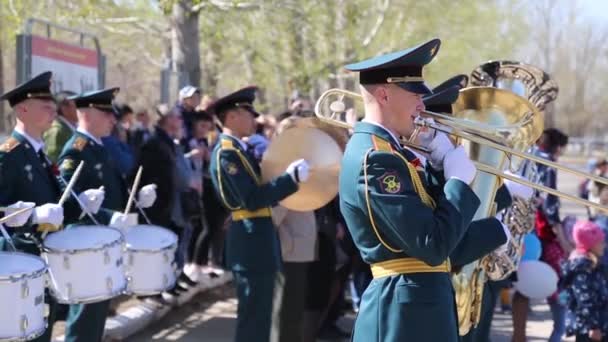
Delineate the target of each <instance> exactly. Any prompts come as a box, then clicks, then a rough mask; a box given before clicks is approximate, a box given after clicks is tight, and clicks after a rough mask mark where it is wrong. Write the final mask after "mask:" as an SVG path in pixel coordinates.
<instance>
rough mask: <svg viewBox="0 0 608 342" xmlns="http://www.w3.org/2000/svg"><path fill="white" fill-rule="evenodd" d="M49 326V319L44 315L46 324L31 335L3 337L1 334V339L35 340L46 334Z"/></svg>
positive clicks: (22, 341) (10, 341)
mask: <svg viewBox="0 0 608 342" xmlns="http://www.w3.org/2000/svg"><path fill="white" fill-rule="evenodd" d="M48 326H49V321H48V319H47V318H46V317H44V325H43V327H42V328H40V329H38V330H35V331H32V332H31V333H30V334H29V335H26V336H23V337H2V336H0V341H3V342H25V341H30V340H33V339H35V338H38V337H40V336H42V335H43V334H44V332H45V331H46V329H47V328H48Z"/></svg>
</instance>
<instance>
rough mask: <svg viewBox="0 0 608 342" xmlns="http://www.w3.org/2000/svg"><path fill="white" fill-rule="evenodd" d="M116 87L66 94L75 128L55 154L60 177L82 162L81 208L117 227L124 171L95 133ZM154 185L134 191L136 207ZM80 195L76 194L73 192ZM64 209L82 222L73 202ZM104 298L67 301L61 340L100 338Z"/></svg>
mask: <svg viewBox="0 0 608 342" xmlns="http://www.w3.org/2000/svg"><path fill="white" fill-rule="evenodd" d="M118 90H119V89H118V88H111V89H104V90H98V91H92V92H88V93H84V94H81V95H76V96H74V97H71V98H70V99H71V100H73V101H74V102H75V104H76V107H77V108H78V111H77V114H78V127H77V128H76V131H75V132H74V134H73V135H72V137H71V138H70V140H68V142H67V143H66V145H65V147H64V148H63V151H62V152H61V155H60V156H59V169H60V172H61V176H62V177H63V178H64V180H65V181H66V182H69V180H70V179H71V177H72V176H73V173H74V170H75V168H76V167H77V166H78V164H79V163H80V162H81V161H84V163H85V164H84V167H83V169H82V172H81V173H80V177H79V178H78V180H77V182H76V184H75V186H74V189H75V190H76V191H78V190H80V189H92V190H88V195H89V196H88V198H87V197H85V198H81V202H84V203H86V206H87V210H88V211H89V212H90V213H92V214H97V215H95V217H96V219H97V220H98V221H99V222H100V223H102V224H109V225H110V226H113V227H117V228H123V227H126V226H128V224H129V219H128V216H127V215H126V214H124V213H123V211H124V209H125V207H126V205H127V199H128V189H127V184H126V180H125V177H124V175H123V174H122V173H121V172H120V171H119V169H118V167H117V166H116V165H115V164H114V163H113V161H112V156H110V155H109V153H108V151H107V150H106V149H105V148H104V146H103V144H102V142H101V138H102V137H104V136H108V135H109V134H110V133H111V131H112V128H113V127H114V125H115V124H116V120H117V119H116V115H117V113H116V111H115V110H114V107H113V104H112V102H113V100H114V96H115V95H116V93H117V92H118ZM155 189H156V186H155V185H154V184H149V185H146V186H144V187H142V189H141V190H139V193H138V203H137V204H138V205H139V206H140V207H142V208H147V207H150V206H152V204H153V203H154V201H155V199H156V190H155ZM79 197H80V196H79ZM68 208H69V210H68V211H67V212H66V217H67V219H66V221H67V222H68V223H70V224H77V223H83V222H86V221H88V218H87V217H86V216H84V217H83V219H84V220H81V219H80V218H81V216H82V215H81V214H82V211H81V210H80V209H79V208H78V207H77V206H76V205H75V203H73V205H72V206H69V207H68ZM109 303H110V301H109V300H106V301H101V302H97V303H92V304H75V305H70V310H69V313H68V317H67V320H66V332H65V336H66V338H65V341H66V342H100V341H101V340H102V337H103V332H104V326H105V321H106V316H107V315H108V311H109Z"/></svg>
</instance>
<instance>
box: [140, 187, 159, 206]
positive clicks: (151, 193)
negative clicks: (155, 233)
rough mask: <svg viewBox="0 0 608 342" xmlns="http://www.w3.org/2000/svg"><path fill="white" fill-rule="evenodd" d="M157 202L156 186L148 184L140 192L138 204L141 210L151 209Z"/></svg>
mask: <svg viewBox="0 0 608 342" xmlns="http://www.w3.org/2000/svg"><path fill="white" fill-rule="evenodd" d="M155 201H156V184H148V185H146V186H144V187H143V188H141V189H140V190H139V194H138V195H137V204H139V207H140V208H143V209H145V208H150V207H151V206H153V205H154V202H155Z"/></svg>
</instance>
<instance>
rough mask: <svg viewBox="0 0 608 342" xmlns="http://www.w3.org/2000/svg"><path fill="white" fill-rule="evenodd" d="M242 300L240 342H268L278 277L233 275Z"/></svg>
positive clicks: (240, 308) (236, 273) (239, 273)
mask: <svg viewBox="0 0 608 342" xmlns="http://www.w3.org/2000/svg"><path fill="white" fill-rule="evenodd" d="M233 274H234V282H235V285H236V295H237V298H238V309H237V317H236V332H235V338H234V340H235V341H236V342H245V341H247V342H258V341H259V342H268V341H269V339H270V325H271V320H272V301H273V291H274V285H275V281H276V274H275V273H266V274H252V273H248V272H236V271H234V272H233Z"/></svg>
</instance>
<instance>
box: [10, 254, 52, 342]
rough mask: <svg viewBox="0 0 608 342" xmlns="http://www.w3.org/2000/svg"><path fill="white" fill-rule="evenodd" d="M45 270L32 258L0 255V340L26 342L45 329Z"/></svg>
mask: <svg viewBox="0 0 608 342" xmlns="http://www.w3.org/2000/svg"><path fill="white" fill-rule="evenodd" d="M46 270H47V268H46V264H45V263H44V260H42V259H41V258H39V257H37V256H35V255H31V254H24V253H17V252H15V253H13V252H0V303H2V309H0V341H28V340H32V339H34V338H36V337H38V336H40V335H42V334H43V333H44V331H45V330H46V317H45V310H44V308H45V304H44V287H45V286H44V285H45V284H44V283H45V277H44V276H45V273H46Z"/></svg>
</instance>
